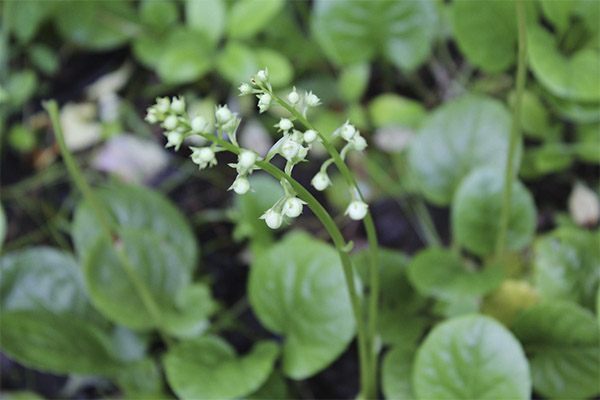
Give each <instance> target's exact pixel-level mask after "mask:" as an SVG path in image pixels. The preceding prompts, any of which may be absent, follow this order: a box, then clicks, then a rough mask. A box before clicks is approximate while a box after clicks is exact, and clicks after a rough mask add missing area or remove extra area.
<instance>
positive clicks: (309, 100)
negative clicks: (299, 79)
mask: <svg viewBox="0 0 600 400" xmlns="http://www.w3.org/2000/svg"><path fill="white" fill-rule="evenodd" d="M304 101H305V103H306V105H307V106H309V107H316V106H318V105H319V104H321V99H319V98H318V97H317V95H315V94H313V92H308V93H306V96H305V97H304Z"/></svg>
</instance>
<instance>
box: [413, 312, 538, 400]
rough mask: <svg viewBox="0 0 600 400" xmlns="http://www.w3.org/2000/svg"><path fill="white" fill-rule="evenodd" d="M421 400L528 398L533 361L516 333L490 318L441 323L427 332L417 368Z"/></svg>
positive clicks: (416, 382)
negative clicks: (514, 334)
mask: <svg viewBox="0 0 600 400" xmlns="http://www.w3.org/2000/svg"><path fill="white" fill-rule="evenodd" d="M412 382H413V388H414V392H415V394H416V395H417V398H419V399H438V400H442V399H478V400H486V399H489V400H492V399H494V400H496V399H515V400H516V399H523V400H526V399H527V400H528V399H530V396H531V378H530V374H529V365H528V364H527V359H526V358H525V354H524V353H523V349H522V348H521V345H520V344H519V342H518V341H517V340H516V339H515V337H514V336H513V335H512V334H511V333H510V332H509V331H508V330H507V329H506V328H504V327H503V326H502V325H500V324H499V323H498V322H496V321H494V320H493V319H491V318H489V317H484V316H480V315H468V316H463V317H458V318H453V319H451V320H448V321H445V322H442V323H441V324H439V325H438V326H436V327H435V328H434V329H433V330H432V331H431V332H430V333H429V335H428V336H427V338H426V339H425V341H424V342H423V344H422V345H421V347H420V348H419V350H418V351H417V356H416V359H415V362H414V366H413V381H412Z"/></svg>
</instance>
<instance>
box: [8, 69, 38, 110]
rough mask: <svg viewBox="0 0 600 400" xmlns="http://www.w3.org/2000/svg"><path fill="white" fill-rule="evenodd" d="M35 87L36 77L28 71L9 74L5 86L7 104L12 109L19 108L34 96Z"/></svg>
mask: <svg viewBox="0 0 600 400" xmlns="http://www.w3.org/2000/svg"><path fill="white" fill-rule="evenodd" d="M37 85H38V79H37V75H36V74H35V72H33V71H32V70H30V69H25V70H22V71H18V72H13V73H11V74H9V75H8V78H7V80H6V86H5V89H6V92H7V94H8V99H7V102H8V104H9V105H10V106H11V107H13V108H19V107H21V106H22V105H23V104H25V102H27V100H29V99H30V98H31V96H33V95H34V94H35V90H36V88H37Z"/></svg>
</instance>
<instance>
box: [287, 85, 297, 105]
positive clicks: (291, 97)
mask: <svg viewBox="0 0 600 400" xmlns="http://www.w3.org/2000/svg"><path fill="white" fill-rule="evenodd" d="M288 100H289V101H290V103H292V104H293V105H296V104H298V102H299V101H300V95H299V94H298V92H296V87H295V86H294V90H292V91H291V92H290V94H288Z"/></svg>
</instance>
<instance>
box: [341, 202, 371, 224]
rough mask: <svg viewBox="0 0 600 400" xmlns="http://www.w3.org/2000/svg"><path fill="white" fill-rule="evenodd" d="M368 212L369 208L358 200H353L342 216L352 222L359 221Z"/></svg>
mask: <svg viewBox="0 0 600 400" xmlns="http://www.w3.org/2000/svg"><path fill="white" fill-rule="evenodd" d="M368 210H369V206H368V205H367V204H366V203H365V202H363V201H360V200H354V201H353V202H352V203H350V205H349V206H348V208H347V209H346V212H345V213H344V214H346V215H348V216H350V218H352V219H354V220H357V221H358V220H361V219H363V218H364V217H365V216H366V215H367V211H368Z"/></svg>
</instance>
